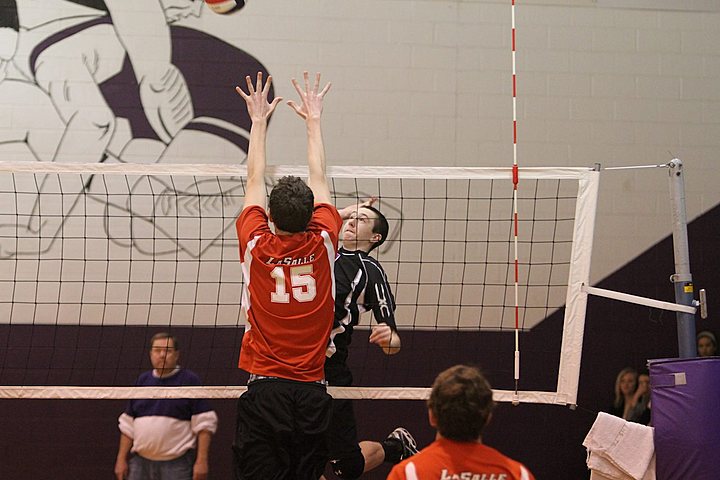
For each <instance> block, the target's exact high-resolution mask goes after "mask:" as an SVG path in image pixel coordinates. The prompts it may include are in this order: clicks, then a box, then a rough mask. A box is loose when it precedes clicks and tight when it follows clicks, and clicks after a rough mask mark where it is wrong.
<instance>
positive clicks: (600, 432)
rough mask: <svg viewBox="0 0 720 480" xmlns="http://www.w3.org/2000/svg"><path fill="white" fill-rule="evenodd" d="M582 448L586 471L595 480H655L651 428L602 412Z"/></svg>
mask: <svg viewBox="0 0 720 480" xmlns="http://www.w3.org/2000/svg"><path fill="white" fill-rule="evenodd" d="M583 446H585V448H587V450H588V458H587V465H588V468H590V469H591V470H592V471H593V473H595V474H596V476H595V478H597V479H598V480H599V479H601V478H603V477H605V478H607V479H610V480H654V479H655V446H654V443H653V429H652V427H646V426H645V425H640V424H639V423H633V422H626V421H625V420H623V419H621V418H618V417H615V416H613V415H609V414H607V413H603V412H601V413H599V414H598V416H597V418H596V419H595V423H594V424H593V426H592V428H590V431H589V432H588V434H587V436H586V437H585V440H584V441H583ZM598 475H599V476H598Z"/></svg>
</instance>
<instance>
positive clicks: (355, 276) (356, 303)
mask: <svg viewBox="0 0 720 480" xmlns="http://www.w3.org/2000/svg"><path fill="white" fill-rule="evenodd" d="M369 311H372V312H373V317H374V318H375V321H376V322H377V323H386V324H388V325H389V326H390V327H391V328H392V329H393V330H395V329H396V325H395V298H394V297H393V294H392V290H390V284H389V283H388V281H387V275H385V271H384V270H383V268H382V266H380V263H379V262H378V261H377V260H376V259H375V258H373V257H371V256H370V255H369V254H368V253H367V252H364V251H362V250H357V251H350V250H346V249H345V248H340V251H339V252H338V256H337V258H336V259H335V321H334V323H333V330H332V333H331V341H330V344H329V346H328V351H327V356H328V359H327V361H326V375H327V376H328V380H331V378H330V377H331V376H332V372H333V370H335V369H336V368H341V369H344V367H345V362H346V361H347V357H348V346H349V345H350V342H351V340H352V333H353V328H354V327H355V326H356V325H357V324H358V322H359V321H360V315H361V314H362V313H365V312H369ZM330 383H331V384H332V383H333V382H332V381H331V382H330Z"/></svg>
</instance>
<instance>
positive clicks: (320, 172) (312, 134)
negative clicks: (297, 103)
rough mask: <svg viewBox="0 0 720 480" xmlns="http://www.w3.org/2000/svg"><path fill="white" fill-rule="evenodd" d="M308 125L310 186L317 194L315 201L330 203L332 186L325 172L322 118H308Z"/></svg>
mask: <svg viewBox="0 0 720 480" xmlns="http://www.w3.org/2000/svg"><path fill="white" fill-rule="evenodd" d="M306 126H307V140H308V145H307V157H308V186H309V187H310V189H311V190H312V191H313V194H314V195H315V203H329V202H330V188H329V187H328V182H327V177H326V173H325V171H326V166H325V146H324V145H323V138H322V128H321V125H320V118H319V117H310V118H308V119H307V120H306Z"/></svg>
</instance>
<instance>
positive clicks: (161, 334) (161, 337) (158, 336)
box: [150, 332, 180, 350]
mask: <svg viewBox="0 0 720 480" xmlns="http://www.w3.org/2000/svg"><path fill="white" fill-rule="evenodd" d="M166 338H167V339H168V340H172V344H173V348H174V349H175V350H180V345H179V344H178V341H177V338H175V336H173V335H170V334H169V333H167V332H158V333H156V334H155V335H153V336H152V338H151V339H150V348H152V346H153V343H155V340H164V339H166Z"/></svg>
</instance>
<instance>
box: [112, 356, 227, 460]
mask: <svg viewBox="0 0 720 480" xmlns="http://www.w3.org/2000/svg"><path fill="white" fill-rule="evenodd" d="M186 385H190V386H198V385H201V382H200V377H198V376H197V375H196V374H195V373H194V372H191V371H190V370H187V369H184V368H180V367H178V368H176V369H175V371H174V372H172V373H171V374H170V375H167V376H165V377H159V376H157V375H156V374H155V372H154V371H149V372H145V373H143V374H142V375H140V377H139V378H138V380H137V382H135V386H138V387H180V386H186ZM118 427H119V428H120V431H121V432H122V433H123V434H125V435H127V436H128V437H129V438H131V439H132V441H133V444H132V451H133V452H135V453H137V454H138V455H140V456H142V457H143V458H146V459H148V460H153V461H167V460H173V459H176V458H179V457H181V456H183V455H184V454H185V452H187V451H188V450H190V449H191V448H196V442H197V435H198V433H199V432H201V431H203V430H207V431H209V432H210V433H215V431H216V430H217V415H216V414H215V411H214V410H213V409H212V408H211V407H210V404H209V403H208V401H207V400H205V399H202V398H163V399H134V400H130V401H129V402H128V405H127V408H126V409H125V412H123V414H122V415H120V418H118Z"/></svg>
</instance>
